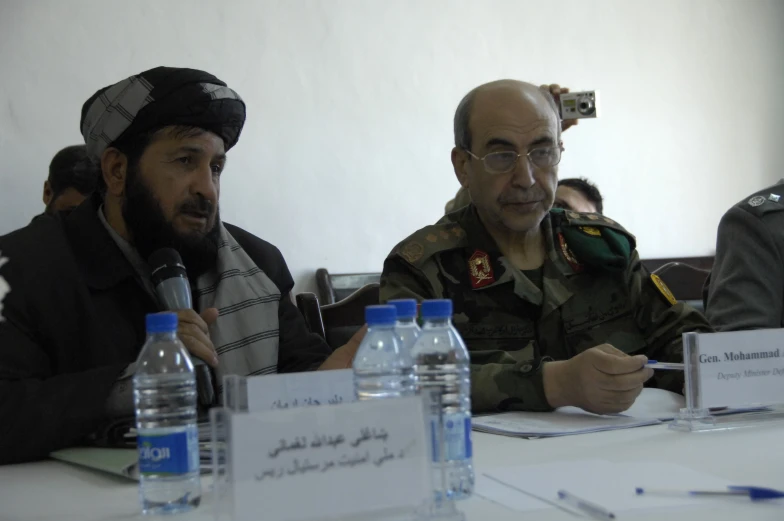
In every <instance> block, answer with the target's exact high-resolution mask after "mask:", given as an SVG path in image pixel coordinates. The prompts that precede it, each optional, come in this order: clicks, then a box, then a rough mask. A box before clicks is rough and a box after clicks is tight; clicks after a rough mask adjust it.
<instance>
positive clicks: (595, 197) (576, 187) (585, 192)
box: [553, 177, 604, 214]
mask: <svg viewBox="0 0 784 521" xmlns="http://www.w3.org/2000/svg"><path fill="white" fill-rule="evenodd" d="M602 201H603V198H602V194H601V193H600V192H599V189H598V188H597V187H596V185H595V184H593V183H591V182H590V181H589V180H587V179H585V178H584V177H572V178H569V179H561V180H560V181H558V188H557V189H556V190H555V202H554V203H553V208H563V209H564V210H572V211H573V212H582V213H599V214H600V213H602V211H603V210H604V205H603V204H602Z"/></svg>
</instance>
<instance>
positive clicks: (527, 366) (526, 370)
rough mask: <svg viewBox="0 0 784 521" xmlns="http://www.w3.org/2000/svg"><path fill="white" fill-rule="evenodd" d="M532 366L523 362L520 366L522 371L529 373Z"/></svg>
mask: <svg viewBox="0 0 784 521" xmlns="http://www.w3.org/2000/svg"><path fill="white" fill-rule="evenodd" d="M531 369H533V366H532V365H531V364H525V365H524V366H523V367H521V368H520V370H521V371H523V372H524V373H530V372H531Z"/></svg>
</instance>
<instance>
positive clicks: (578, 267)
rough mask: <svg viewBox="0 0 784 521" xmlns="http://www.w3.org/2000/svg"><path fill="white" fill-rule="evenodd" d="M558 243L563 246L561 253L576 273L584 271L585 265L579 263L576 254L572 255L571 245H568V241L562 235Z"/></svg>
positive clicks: (559, 235)
mask: <svg viewBox="0 0 784 521" xmlns="http://www.w3.org/2000/svg"><path fill="white" fill-rule="evenodd" d="M558 242H559V243H560V245H561V253H563V256H564V258H565V259H566V262H568V263H569V266H571V267H572V269H573V270H574V271H575V273H580V272H581V271H583V265H582V264H580V263H579V262H578V261H577V257H575V256H574V253H572V250H571V249H569V245H568V244H566V239H564V236H563V234H562V233H559V234H558Z"/></svg>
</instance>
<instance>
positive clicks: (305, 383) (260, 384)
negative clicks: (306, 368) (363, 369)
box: [247, 369, 356, 412]
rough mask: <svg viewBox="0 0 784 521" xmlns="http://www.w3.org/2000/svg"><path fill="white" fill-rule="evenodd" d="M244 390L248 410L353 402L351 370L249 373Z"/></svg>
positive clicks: (352, 376) (354, 398) (354, 396)
mask: <svg viewBox="0 0 784 521" xmlns="http://www.w3.org/2000/svg"><path fill="white" fill-rule="evenodd" d="M247 392H248V412H260V411H269V410H272V409H290V408H294V407H304V406H312V405H339V404H341V403H352V402H355V401H356V394H355V393H354V372H353V371H352V370H351V369H340V370H336V371H310V372H307V373H290V374H273V375H266V376H251V377H248V378H247Z"/></svg>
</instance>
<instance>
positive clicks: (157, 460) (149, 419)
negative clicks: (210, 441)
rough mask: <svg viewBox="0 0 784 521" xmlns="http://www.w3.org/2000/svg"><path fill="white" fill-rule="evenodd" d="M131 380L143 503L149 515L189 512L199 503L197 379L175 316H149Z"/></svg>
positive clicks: (143, 509)
mask: <svg viewBox="0 0 784 521" xmlns="http://www.w3.org/2000/svg"><path fill="white" fill-rule="evenodd" d="M136 366H137V367H136V373H135V374H134V377H133V388H134V400H135V404H136V430H137V440H138V441H137V443H138V447H139V474H140V479H139V498H140V500H141V503H142V512H143V513H144V514H148V515H156V514H170V513H176V512H184V511H187V510H191V509H193V508H195V507H197V506H198V505H199V501H200V500H201V482H200V480H199V433H198V430H197V426H196V421H197V420H196V378H195V376H194V373H193V363H192V362H191V359H190V357H189V355H188V351H187V350H186V349H185V346H183V345H182V342H180V340H179V339H178V338H177V315H176V314H174V313H158V314H153V315H147V342H146V343H145V344H144V347H143V348H142V351H141V353H139V358H138V360H137V361H136Z"/></svg>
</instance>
